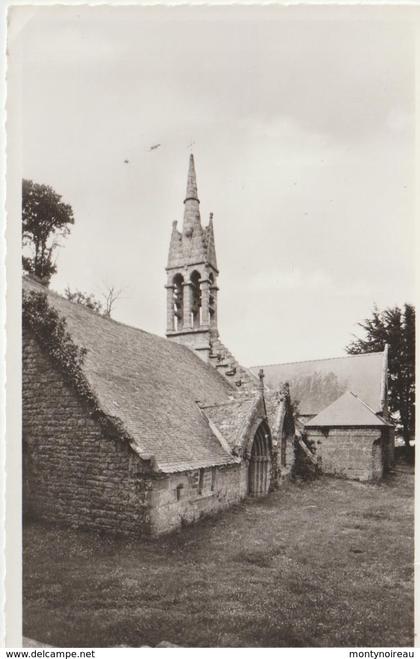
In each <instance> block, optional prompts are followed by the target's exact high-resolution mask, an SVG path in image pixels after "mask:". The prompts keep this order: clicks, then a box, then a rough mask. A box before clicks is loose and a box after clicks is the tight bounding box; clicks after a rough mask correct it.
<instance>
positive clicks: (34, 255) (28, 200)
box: [22, 179, 74, 284]
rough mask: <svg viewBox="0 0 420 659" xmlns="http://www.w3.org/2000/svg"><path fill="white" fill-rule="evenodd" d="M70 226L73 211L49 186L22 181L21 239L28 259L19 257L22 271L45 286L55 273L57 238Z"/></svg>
mask: <svg viewBox="0 0 420 659" xmlns="http://www.w3.org/2000/svg"><path fill="white" fill-rule="evenodd" d="M70 224H74V217H73V210H72V208H71V206H69V204H65V203H64V202H62V201H61V195H59V194H57V193H56V192H55V191H54V190H53V189H52V188H51V187H50V186H49V185H40V184H39V183H34V182H33V181H30V180H27V179H23V181H22V239H23V245H24V247H28V248H29V249H30V252H31V255H30V256H25V255H24V256H23V257H22V260H23V268H24V270H25V271H26V272H29V273H31V274H33V275H35V276H36V277H38V278H39V279H41V280H42V281H44V282H45V283H47V284H48V283H49V281H50V279H51V277H52V275H53V274H55V273H56V272H57V266H56V264H55V261H54V250H55V249H56V248H57V247H58V245H59V243H58V242H57V239H58V238H59V237H65V236H67V235H68V234H69V233H70V227H69V225H70Z"/></svg>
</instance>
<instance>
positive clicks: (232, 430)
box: [202, 397, 256, 449]
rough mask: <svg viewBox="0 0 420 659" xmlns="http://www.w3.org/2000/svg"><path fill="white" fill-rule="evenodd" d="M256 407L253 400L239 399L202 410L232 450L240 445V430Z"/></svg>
mask: <svg viewBox="0 0 420 659" xmlns="http://www.w3.org/2000/svg"><path fill="white" fill-rule="evenodd" d="M255 405H256V399H255V397H254V398H239V399H236V400H232V401H229V402H228V403H222V404H219V405H208V406H205V407H203V408H202V410H203V412H204V414H205V415H206V416H207V417H208V418H209V419H210V420H211V421H212V422H213V423H214V425H215V426H216V427H217V429H218V430H219V431H220V433H221V434H222V435H223V437H224V438H225V440H226V441H227V443H228V445H229V447H230V448H231V449H233V448H234V447H235V446H239V445H240V441H241V429H243V427H244V424H245V422H246V420H247V419H248V418H249V415H250V414H251V412H252V410H253V409H254V407H255Z"/></svg>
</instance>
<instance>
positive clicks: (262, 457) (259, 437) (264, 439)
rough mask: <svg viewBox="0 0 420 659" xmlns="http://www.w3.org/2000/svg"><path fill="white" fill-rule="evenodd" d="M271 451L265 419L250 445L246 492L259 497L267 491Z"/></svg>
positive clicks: (269, 479)
mask: <svg viewBox="0 0 420 659" xmlns="http://www.w3.org/2000/svg"><path fill="white" fill-rule="evenodd" d="M271 473H272V452H271V436H270V429H269V427H268V425H267V424H266V422H265V421H262V422H261V423H260V425H259V426H258V428H257V430H256V433H255V435H254V440H253V442H252V447H251V455H250V460H249V466H248V494H249V496H251V497H260V496H264V495H265V494H267V493H268V491H269V489H270V484H271Z"/></svg>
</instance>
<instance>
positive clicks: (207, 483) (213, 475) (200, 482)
mask: <svg viewBox="0 0 420 659" xmlns="http://www.w3.org/2000/svg"><path fill="white" fill-rule="evenodd" d="M241 466H242V465H239V464H238V465H229V466H225V467H211V468H208V469H195V470H194V471H189V472H181V473H176V474H171V475H170V476H162V477H160V478H155V479H154V480H153V488H152V495H151V496H152V533H153V535H159V534H161V533H167V532H169V531H172V530H173V529H175V528H178V527H180V526H182V525H183V524H190V523H191V522H194V521H196V520H197V519H199V518H200V517H203V516H206V515H211V514H213V513H216V512H217V511H219V510H223V509H225V508H228V507H229V506H231V505H232V504H234V503H237V502H238V501H239V500H240V498H241V492H240V481H241V471H242V469H241ZM242 496H245V493H242Z"/></svg>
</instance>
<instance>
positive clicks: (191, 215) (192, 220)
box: [182, 153, 201, 238]
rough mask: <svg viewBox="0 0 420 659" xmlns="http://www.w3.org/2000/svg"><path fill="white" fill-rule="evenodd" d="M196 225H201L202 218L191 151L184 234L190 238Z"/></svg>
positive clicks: (185, 200) (185, 202)
mask: <svg viewBox="0 0 420 659" xmlns="http://www.w3.org/2000/svg"><path fill="white" fill-rule="evenodd" d="M194 227H201V220H200V200H199V198H198V192H197V178H196V175H195V166H194V156H193V154H192V153H191V155H190V162H189V167H188V179H187V193H186V195H185V199H184V223H183V228H182V233H183V234H184V236H187V237H188V238H189V237H191V236H192V234H193V231H194Z"/></svg>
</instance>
